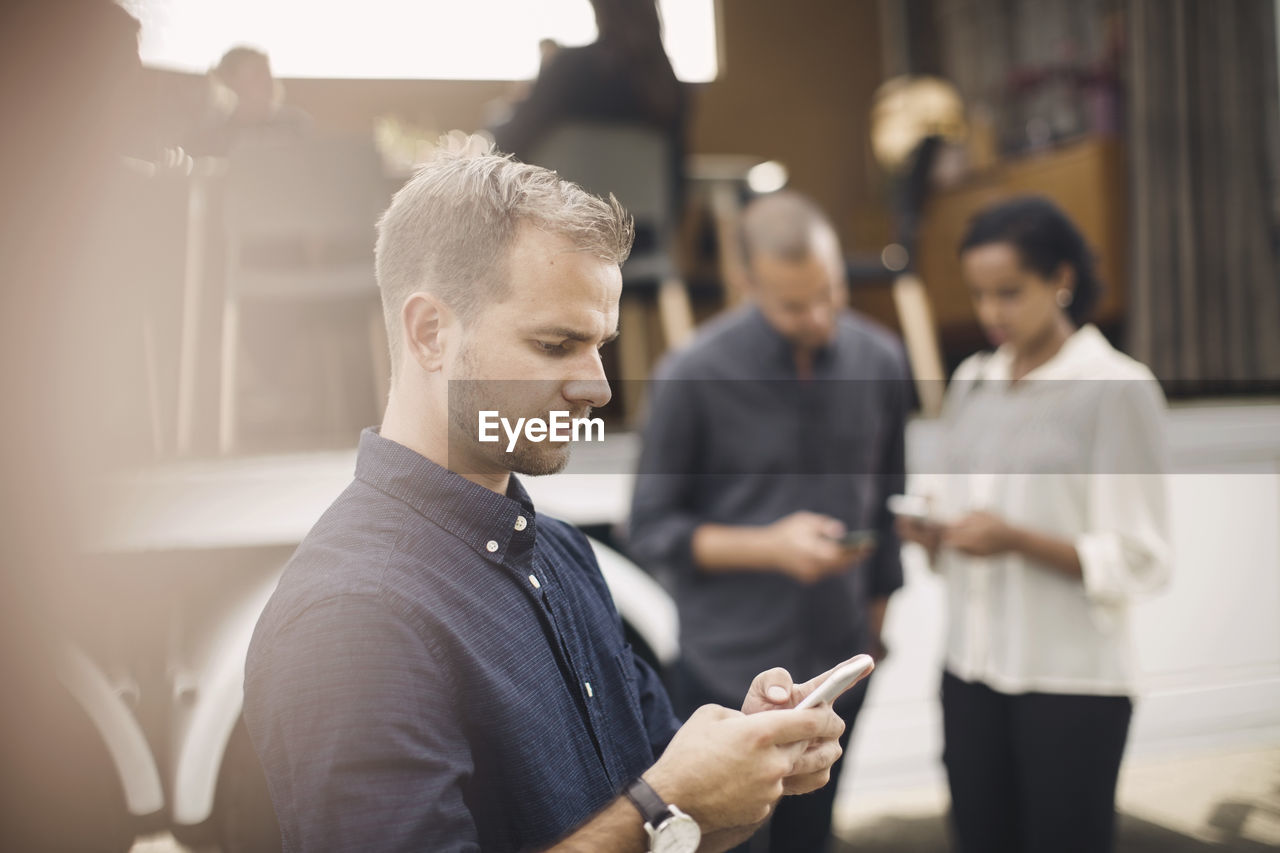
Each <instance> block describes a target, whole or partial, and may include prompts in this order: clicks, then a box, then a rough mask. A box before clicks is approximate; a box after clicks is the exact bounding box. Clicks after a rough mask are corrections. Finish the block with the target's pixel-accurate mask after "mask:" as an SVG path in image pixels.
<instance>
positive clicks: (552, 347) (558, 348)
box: [534, 341, 569, 355]
mask: <svg viewBox="0 0 1280 853" xmlns="http://www.w3.org/2000/svg"><path fill="white" fill-rule="evenodd" d="M534 343H536V344H537V346H538V349H540V350H542V351H543V352H545V353H546V354H547V355H568V354H569V348H568V347H567V346H565V345H564V344H549V343H547V342H546V341H535V342H534Z"/></svg>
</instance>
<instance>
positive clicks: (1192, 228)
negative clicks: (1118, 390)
mask: <svg viewBox="0 0 1280 853" xmlns="http://www.w3.org/2000/svg"><path fill="white" fill-rule="evenodd" d="M1125 6H1126V22H1127V30H1128V51H1127V54H1128V61H1127V76H1128V97H1129V100H1128V136H1129V141H1128V150H1129V183H1130V187H1129V190H1130V227H1131V231H1130V234H1131V240H1132V245H1131V252H1132V254H1131V259H1130V270H1131V281H1130V303H1129V323H1128V342H1127V348H1128V350H1129V351H1130V353H1132V354H1133V355H1134V356H1135V357H1136V358H1138V359H1140V360H1142V361H1144V362H1146V363H1147V364H1148V365H1150V367H1151V368H1152V369H1153V370H1154V371H1155V373H1156V375H1157V376H1159V377H1160V378H1161V379H1163V380H1171V381H1174V382H1184V383H1190V384H1191V385H1192V386H1206V387H1212V386H1216V385H1222V384H1238V383H1249V382H1256V381H1266V382H1274V381H1276V380H1277V379H1280V264H1278V262H1277V256H1278V251H1280V212H1278V209H1277V208H1278V205H1277V197H1278V196H1277V189H1278V186H1277V181H1278V180H1280V134H1278V133H1277V122H1278V119H1277V113H1278V112H1280V107H1278V106H1277V79H1276V23H1275V17H1274V16H1275V4H1274V2H1273V0H1214V2H1212V3H1206V2H1203V0H1126V4H1125Z"/></svg>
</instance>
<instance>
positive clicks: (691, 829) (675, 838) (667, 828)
mask: <svg viewBox="0 0 1280 853" xmlns="http://www.w3.org/2000/svg"><path fill="white" fill-rule="evenodd" d="M701 841H702V830H700V829H698V823H697V821H695V820H694V819H693V818H691V817H689V816H688V815H687V814H684V813H683V812H676V814H674V815H673V816H672V817H669V818H667V819H666V820H664V821H663V822H662V825H661V826H659V827H658V828H657V829H655V830H654V831H653V845H652V846H651V847H650V848H649V849H650V850H652V851H653V853H694V851H696V850H697V849H698V844H699V843H700V842H701Z"/></svg>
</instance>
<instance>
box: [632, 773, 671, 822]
mask: <svg viewBox="0 0 1280 853" xmlns="http://www.w3.org/2000/svg"><path fill="white" fill-rule="evenodd" d="M626 795H627V799H628V800H630V801H631V802H632V804H633V805H635V807H636V808H637V809H638V810H639V811H640V816H641V817H643V818H644V820H645V823H647V824H649V825H650V826H652V827H653V828H654V829H657V828H658V827H659V826H661V825H662V822H663V821H664V820H666V819H667V818H669V817H671V811H670V810H669V809H668V808H667V804H666V803H665V802H663V800H662V797H659V796H658V792H657V791H655V790H653V788H652V787H650V785H649V783H648V782H646V781H644V779H637V780H636V781H634V782H632V783H631V784H630V785H628V786H627V790H626Z"/></svg>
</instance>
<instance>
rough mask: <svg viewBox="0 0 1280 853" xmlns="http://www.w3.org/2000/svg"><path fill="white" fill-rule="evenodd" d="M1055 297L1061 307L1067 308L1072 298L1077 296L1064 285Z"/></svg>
mask: <svg viewBox="0 0 1280 853" xmlns="http://www.w3.org/2000/svg"><path fill="white" fill-rule="evenodd" d="M1054 298H1055V300H1056V301H1057V303H1058V307H1059V308H1066V307H1067V306H1068V305H1070V304H1071V300H1073V299H1075V298H1076V295H1075V294H1074V293H1072V292H1071V291H1070V290H1068V289H1067V288H1065V287H1064V288H1062V289H1061V290H1059V291H1058V294H1057V296H1056V297H1054Z"/></svg>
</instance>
